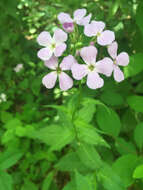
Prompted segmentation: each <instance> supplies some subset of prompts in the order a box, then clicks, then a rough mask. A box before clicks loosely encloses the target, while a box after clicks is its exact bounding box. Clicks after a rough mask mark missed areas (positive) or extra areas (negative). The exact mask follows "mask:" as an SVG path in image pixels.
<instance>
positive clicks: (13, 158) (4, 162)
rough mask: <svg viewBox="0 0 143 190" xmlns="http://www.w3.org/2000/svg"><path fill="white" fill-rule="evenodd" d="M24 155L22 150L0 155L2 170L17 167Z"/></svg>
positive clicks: (9, 151)
mask: <svg viewBox="0 0 143 190" xmlns="http://www.w3.org/2000/svg"><path fill="white" fill-rule="evenodd" d="M22 155H23V153H22V152H20V150H17V151H16V150H15V151H13V150H7V151H5V152H3V153H1V154H0V170H5V169H8V168H10V167H11V166H13V165H15V164H16V163H17V162H18V160H19V159H20V158H21V157H22Z"/></svg>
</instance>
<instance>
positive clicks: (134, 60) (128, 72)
mask: <svg viewBox="0 0 143 190" xmlns="http://www.w3.org/2000/svg"><path fill="white" fill-rule="evenodd" d="M142 60H143V53H137V54H135V55H132V56H131V57H130V63H129V65H128V66H126V67H124V74H125V77H126V78H128V77H132V76H135V75H136V74H138V73H140V72H141V71H143V64H142Z"/></svg>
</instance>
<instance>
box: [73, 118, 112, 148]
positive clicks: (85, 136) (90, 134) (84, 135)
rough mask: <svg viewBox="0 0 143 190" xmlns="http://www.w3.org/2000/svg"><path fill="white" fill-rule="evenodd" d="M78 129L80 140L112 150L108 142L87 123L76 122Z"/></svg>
mask: <svg viewBox="0 0 143 190" xmlns="http://www.w3.org/2000/svg"><path fill="white" fill-rule="evenodd" d="M75 126H76V128H77V133H78V134H77V135H78V138H79V139H80V140H81V141H82V142H85V143H87V144H92V145H99V146H105V147H108V148H110V146H109V145H108V144H107V143H106V141H105V140H104V139H103V138H102V137H101V136H100V135H99V134H98V133H97V131H96V129H95V127H94V126H92V125H89V124H87V123H85V122H84V121H80V120H77V121H76V122H75Z"/></svg>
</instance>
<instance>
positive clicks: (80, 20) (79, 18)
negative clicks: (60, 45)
mask: <svg viewBox="0 0 143 190" xmlns="http://www.w3.org/2000/svg"><path fill="white" fill-rule="evenodd" d="M85 15H86V9H77V10H76V11H74V14H73V19H72V18H71V16H70V15H69V14H67V13H64V12H61V13H60V14H59V15H58V20H59V21H60V23H61V24H62V25H63V28H64V30H65V31H66V32H72V31H73V30H74V23H76V24H78V25H83V26H84V25H86V24H88V23H89V21H90V19H91V14H89V15H88V16H85Z"/></svg>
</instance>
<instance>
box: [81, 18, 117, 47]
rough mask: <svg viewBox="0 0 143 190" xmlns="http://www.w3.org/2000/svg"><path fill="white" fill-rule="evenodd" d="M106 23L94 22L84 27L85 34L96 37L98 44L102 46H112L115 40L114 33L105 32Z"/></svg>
mask: <svg viewBox="0 0 143 190" xmlns="http://www.w3.org/2000/svg"><path fill="white" fill-rule="evenodd" d="M104 28H105V23H104V22H102V21H92V22H91V23H90V24H87V25H86V26H85V27H84V34H85V35H86V36H88V37H92V36H96V37H97V43H98V44H99V45H101V46H106V45H109V44H111V43H112V42H113V41H114V40H115V34H114V32H113V31H110V30H104ZM103 30H104V31H103Z"/></svg>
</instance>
